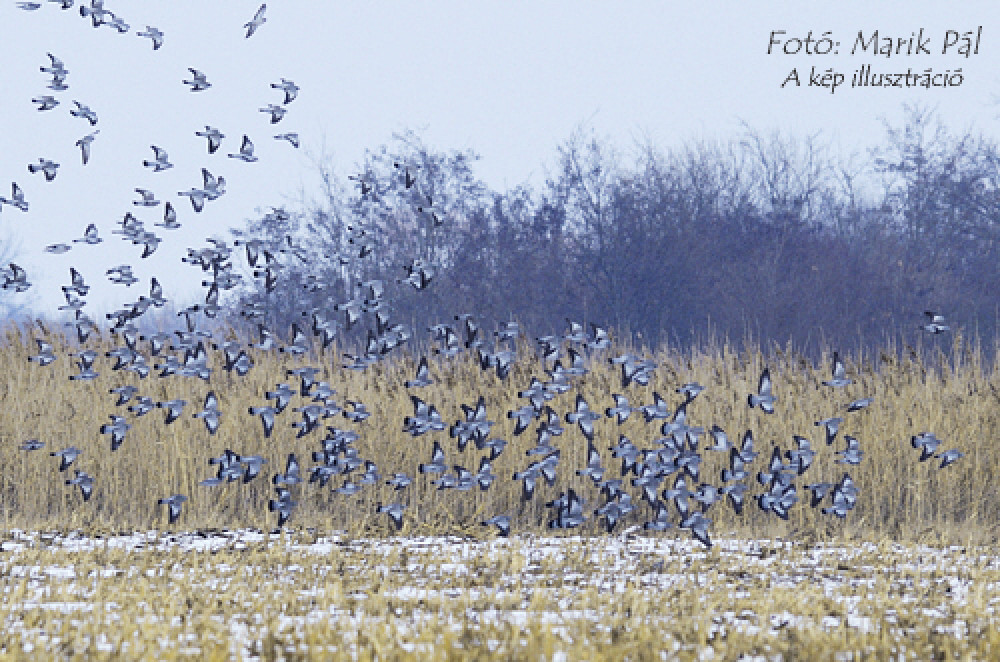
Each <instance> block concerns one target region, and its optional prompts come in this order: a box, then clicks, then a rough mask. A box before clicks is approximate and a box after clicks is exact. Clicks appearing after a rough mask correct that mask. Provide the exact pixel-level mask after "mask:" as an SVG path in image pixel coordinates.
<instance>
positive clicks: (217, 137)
mask: <svg viewBox="0 0 1000 662" xmlns="http://www.w3.org/2000/svg"><path fill="white" fill-rule="evenodd" d="M194 134H195V135H196V136H198V137H200V138H205V139H207V140H208V153H209V154H215V152H216V151H217V150H218V149H219V145H221V144H222V139H223V138H225V137H226V135H225V134H224V133H222V132H220V131H219V130H218V129H216V128H215V127H214V126H208V125H207V124H206V125H205V130H204V131H195V133H194Z"/></svg>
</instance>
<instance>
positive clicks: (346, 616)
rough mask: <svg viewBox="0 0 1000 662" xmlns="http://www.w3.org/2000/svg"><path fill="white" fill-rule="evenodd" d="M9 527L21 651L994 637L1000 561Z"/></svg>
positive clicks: (589, 651)
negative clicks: (49, 530) (102, 532)
mask: <svg viewBox="0 0 1000 662" xmlns="http://www.w3.org/2000/svg"><path fill="white" fill-rule="evenodd" d="M0 540H2V542H0V577H2V578H3V582H2V586H3V599H2V606H0V619H2V623H3V631H4V632H3V635H2V638H0V653H13V654H14V655H15V656H17V655H26V654H31V655H32V656H33V657H34V656H35V655H36V654H43V653H44V655H42V657H44V656H46V655H49V656H53V657H60V656H64V655H66V654H67V653H70V654H78V655H83V656H89V655H92V654H102V655H109V654H110V655H116V654H124V655H127V656H133V655H140V656H142V655H145V656H150V657H158V656H162V655H165V654H166V653H167V652H170V654H172V655H175V656H179V657H182V658H183V657H207V656H209V655H210V654H222V655H223V657H235V658H241V659H255V658H260V657H263V658H271V657H285V656H297V655H306V656H309V657H316V658H326V659H338V658H341V657H342V658H345V659H348V658H352V657H359V656H360V657H369V656H374V657H387V656H392V655H403V656H406V655H409V654H412V655H414V656H417V657H420V658H421V659H438V658H441V659H444V658H447V657H448V655H449V653H448V652H449V651H450V654H451V655H455V654H458V653H461V652H465V653H472V652H473V651H476V652H477V654H479V655H487V656H488V655H497V656H510V655H514V656H523V655H535V654H536V653H537V654H538V655H540V656H541V657H542V658H544V659H560V658H562V659H582V658H581V655H582V656H583V657H586V658H589V659H600V658H602V657H611V658H613V657H615V656H616V655H619V656H620V655H622V654H625V655H628V654H632V655H634V656H638V657H643V655H644V654H646V653H648V654H651V655H653V656H656V657H661V658H663V659H674V658H675V657H679V658H685V659H686V658H696V657H697V658H701V659H709V658H712V657H725V658H730V657H732V656H733V655H734V654H736V653H739V654H747V655H751V656H762V658H766V659H794V658H797V657H801V656H802V655H810V656H813V655H819V657H818V658H815V659H821V658H828V659H851V658H852V656H853V657H854V658H855V659H856V657H857V656H858V655H872V654H874V656H875V657H881V653H883V652H884V653H888V654H890V655H894V656H896V655H902V656H903V657H907V655H912V656H915V657H916V658H917V659H927V656H928V655H936V654H939V653H942V652H944V653H948V652H952V653H959V654H962V655H970V656H972V657H980V656H987V657H988V656H990V653H991V652H992V654H994V655H995V654H997V653H998V651H1000V649H998V648H996V646H997V645H1000V638H998V635H997V634H996V632H997V625H998V619H997V616H996V608H997V605H998V603H1000V556H998V555H997V554H996V553H994V551H993V550H989V549H978V550H972V549H965V548H961V547H947V548H933V547H924V546H902V545H895V544H889V543H884V544H872V543H857V544H854V543H852V544H839V545H833V544H814V545H806V544H802V543H791V542H782V541H774V540H739V539H719V540H717V541H716V545H715V546H714V548H713V549H711V550H705V549H704V548H702V547H701V545H699V544H698V543H695V542H692V541H689V540H688V539H686V538H684V539H675V538H671V537H645V536H638V535H631V534H625V535H619V536H615V537H533V536H518V537H514V538H511V539H509V540H508V539H491V540H475V539H471V538H460V537H407V538H381V539H347V538H346V537H343V536H338V535H328V536H323V535H316V534H311V533H308V532H295V533H284V534H267V533H262V532H259V531H252V530H237V531H217V532H191V533H175V532H163V531H147V532H138V533H131V534H122V535H110V536H102V537H95V536H85V535H82V534H74V533H67V534H56V533H42V532H25V531H9V532H6V533H5V534H0ZM991 633H992V634H991ZM907 659H908V658H907Z"/></svg>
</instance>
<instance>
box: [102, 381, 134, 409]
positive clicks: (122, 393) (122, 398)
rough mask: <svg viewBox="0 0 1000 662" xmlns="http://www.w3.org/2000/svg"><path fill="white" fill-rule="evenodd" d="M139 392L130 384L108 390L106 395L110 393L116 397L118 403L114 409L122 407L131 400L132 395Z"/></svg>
mask: <svg viewBox="0 0 1000 662" xmlns="http://www.w3.org/2000/svg"><path fill="white" fill-rule="evenodd" d="M138 392H139V389H138V388H137V387H135V386H132V385H131V384H126V385H124V386H116V387H114V388H111V389H108V393H112V394H114V395H117V396H118V401H117V402H115V406H116V407H122V406H124V405H126V404H127V403H128V401H129V400H131V399H132V397H133V396H134V395H136V394H137V393H138Z"/></svg>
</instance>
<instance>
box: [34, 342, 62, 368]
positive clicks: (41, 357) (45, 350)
mask: <svg viewBox="0 0 1000 662" xmlns="http://www.w3.org/2000/svg"><path fill="white" fill-rule="evenodd" d="M35 342H36V343H38V354H36V355H34V356H29V357H28V360H29V361H31V362H32V363H37V364H38V365H40V366H46V365H49V364H50V363H53V362H55V360H56V353H55V349H53V347H52V345H51V344H49V343H48V342H46V341H44V340H41V339H40V338H36V339H35Z"/></svg>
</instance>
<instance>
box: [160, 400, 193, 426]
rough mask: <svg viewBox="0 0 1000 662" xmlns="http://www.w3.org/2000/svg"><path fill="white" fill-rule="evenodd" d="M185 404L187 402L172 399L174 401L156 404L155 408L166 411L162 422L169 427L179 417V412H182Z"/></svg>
mask: <svg viewBox="0 0 1000 662" xmlns="http://www.w3.org/2000/svg"><path fill="white" fill-rule="evenodd" d="M186 404H187V400H181V399H174V400H164V401H162V402H157V403H156V406H157V407H158V408H160V409H166V410H167V417H166V419H165V420H164V421H163V422H164V423H165V424H166V425H170V424H171V423H173V422H174V421H176V420H177V419H178V418H180V416H181V412H182V411H183V410H184V405H186Z"/></svg>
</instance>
